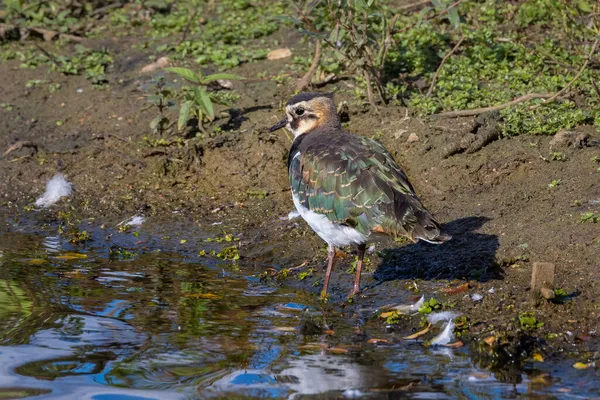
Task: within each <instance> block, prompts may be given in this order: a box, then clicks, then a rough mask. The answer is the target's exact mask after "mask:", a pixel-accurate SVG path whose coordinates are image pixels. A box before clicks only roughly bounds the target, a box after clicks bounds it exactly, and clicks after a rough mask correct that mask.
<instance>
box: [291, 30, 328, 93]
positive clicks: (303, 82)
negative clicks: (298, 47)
mask: <svg viewBox="0 0 600 400" xmlns="http://www.w3.org/2000/svg"><path fill="white" fill-rule="evenodd" d="M316 46H317V47H316V48H315V56H314V57H313V60H312V64H311V65H310V68H309V70H308V72H307V73H306V74H305V75H304V76H303V77H302V79H300V80H299V81H298V84H297V85H296V90H297V91H299V92H300V91H302V90H304V89H306V88H307V87H308V85H310V82H311V81H312V78H313V76H315V72H317V68H318V67H319V63H320V62H321V54H322V48H321V41H320V40H317V45H316Z"/></svg>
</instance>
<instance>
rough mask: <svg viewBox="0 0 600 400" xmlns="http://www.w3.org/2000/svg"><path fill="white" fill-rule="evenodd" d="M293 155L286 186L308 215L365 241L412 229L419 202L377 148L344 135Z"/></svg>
mask: <svg viewBox="0 0 600 400" xmlns="http://www.w3.org/2000/svg"><path fill="white" fill-rule="evenodd" d="M295 155H296V154H294V155H291V156H292V157H293V158H292V159H291V160H290V164H289V178H290V184H291V188H292V192H293V194H294V196H296V197H297V198H298V200H299V201H300V203H301V204H302V205H304V206H305V207H307V208H308V209H310V210H312V211H314V212H316V213H319V214H322V215H325V216H326V217H327V218H328V219H329V220H330V221H332V222H335V223H338V224H344V225H348V226H351V227H354V228H355V229H357V230H358V231H359V232H361V233H363V234H365V235H368V234H370V233H371V232H373V231H375V232H381V233H388V234H392V235H399V234H407V233H410V232H412V231H413V227H414V226H415V225H416V224H417V223H418V216H417V215H415V212H416V211H418V210H419V209H421V208H422V206H421V204H420V201H419V200H418V198H417V197H416V195H415V194H414V190H413V188H412V186H411V184H410V183H409V182H408V179H407V177H406V175H405V173H404V172H403V171H402V169H401V168H400V167H399V166H398V164H396V162H395V161H394V160H393V158H392V156H391V155H390V154H389V153H388V152H387V151H386V150H385V148H383V146H381V145H380V144H379V143H377V142H375V141H373V140H371V139H368V138H364V137H361V136H355V135H349V134H346V135H342V136H340V137H338V138H324V139H321V140H315V141H314V143H312V144H311V145H309V146H306V148H305V149H300V154H299V155H297V156H296V157H294V156H295ZM425 212H426V211H425Z"/></svg>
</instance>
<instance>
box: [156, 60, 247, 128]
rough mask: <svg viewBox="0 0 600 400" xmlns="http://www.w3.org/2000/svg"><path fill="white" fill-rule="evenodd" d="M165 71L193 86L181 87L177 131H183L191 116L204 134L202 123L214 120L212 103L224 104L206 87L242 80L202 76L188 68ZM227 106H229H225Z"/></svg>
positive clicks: (231, 76) (226, 76)
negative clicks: (219, 81) (221, 80)
mask: <svg viewBox="0 0 600 400" xmlns="http://www.w3.org/2000/svg"><path fill="white" fill-rule="evenodd" d="M165 70H166V71H169V72H173V73H175V74H177V75H179V76H180V77H182V78H183V79H185V80H186V81H188V82H190V83H193V84H195V85H196V86H193V87H187V86H186V87H182V88H181V93H182V100H181V106H180V108H179V118H178V120H177V129H178V130H179V131H181V130H183V128H185V126H186V125H187V122H188V120H189V119H190V118H191V117H192V116H193V117H195V118H196V119H197V120H198V129H200V130H201V131H202V132H205V129H204V122H206V121H212V120H214V118H215V111H214V107H213V102H215V103H218V104H224V102H223V99H221V98H219V97H217V96H215V95H213V94H211V93H209V92H208V90H207V85H208V84H209V83H211V82H215V81H217V80H219V79H229V80H239V79H244V78H243V77H241V76H237V75H233V74H227V73H217V74H212V75H206V76H204V75H203V74H202V71H198V73H195V72H194V71H192V70H191V69H189V68H182V67H168V68H165ZM225 105H229V104H225Z"/></svg>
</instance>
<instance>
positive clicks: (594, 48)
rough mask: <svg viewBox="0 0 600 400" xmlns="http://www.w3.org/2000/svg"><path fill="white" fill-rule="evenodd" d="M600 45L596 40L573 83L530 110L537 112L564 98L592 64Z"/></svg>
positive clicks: (572, 80) (598, 40)
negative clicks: (537, 109)
mask: <svg viewBox="0 0 600 400" xmlns="http://www.w3.org/2000/svg"><path fill="white" fill-rule="evenodd" d="M599 43H600V39H596V40H595V41H594V44H593V45H592V48H591V50H590V52H589V53H588V55H587V57H586V58H585V62H584V63H583V65H582V66H581V69H580V70H579V72H578V73H577V75H575V77H574V78H573V79H571V82H569V83H568V84H567V85H566V86H565V87H564V88H562V89H561V90H559V91H558V92H556V93H554V95H552V96H550V98H548V100H546V101H544V102H543V103H541V104H536V105H533V106H531V107H529V109H530V110H535V109H536V108H538V107H540V106H543V105H546V104H550V103H552V102H553V101H555V100H556V99H557V98H559V97H560V96H562V95H563V94H565V92H567V90H569V89H570V88H571V86H572V85H573V84H574V83H575V82H576V81H577V79H579V78H580V77H581V75H582V74H583V72H584V71H585V69H586V68H587V66H588V64H589V63H590V59H591V58H592V55H593V54H594V53H595V52H596V49H597V48H598V44H599Z"/></svg>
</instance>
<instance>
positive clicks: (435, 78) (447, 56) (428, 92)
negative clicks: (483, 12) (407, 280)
mask: <svg viewBox="0 0 600 400" xmlns="http://www.w3.org/2000/svg"><path fill="white" fill-rule="evenodd" d="M464 40H465V37H464V36H462V37H461V38H460V40H459V41H458V42H457V43H456V45H454V47H453V48H452V50H450V51H449V52H448V53H446V55H445V56H444V58H442V62H441V63H440V66H439V67H438V69H437V71H435V74H434V75H433V79H431V85H429V90H428V91H427V94H426V95H425V96H426V97H431V95H432V94H433V88H434V87H435V81H436V80H437V77H438V75H439V74H440V71H441V70H442V67H443V66H444V64H445V63H446V61H447V60H448V58H450V56H451V55H452V54H454V52H455V51H456V50H458V47H459V46H460V45H461V43H462V42H463V41H464Z"/></svg>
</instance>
